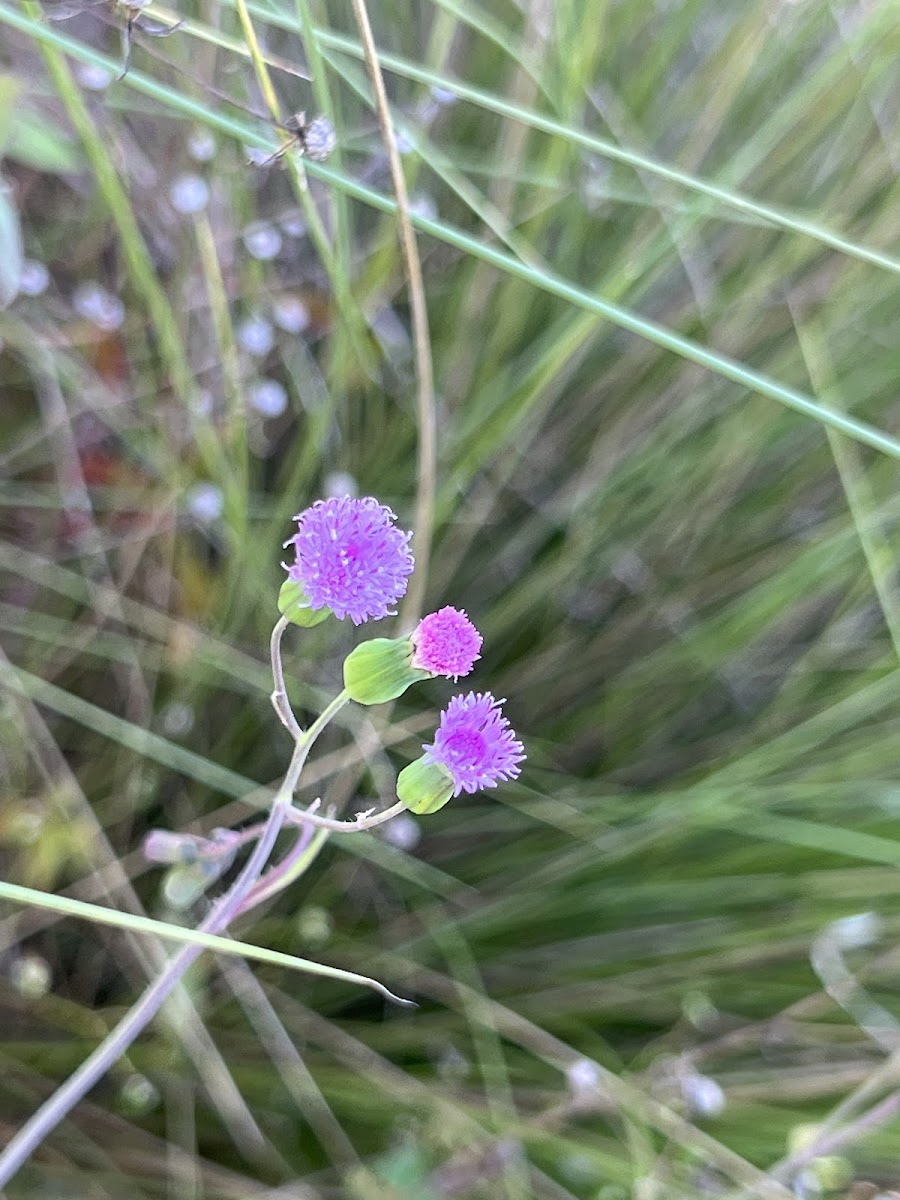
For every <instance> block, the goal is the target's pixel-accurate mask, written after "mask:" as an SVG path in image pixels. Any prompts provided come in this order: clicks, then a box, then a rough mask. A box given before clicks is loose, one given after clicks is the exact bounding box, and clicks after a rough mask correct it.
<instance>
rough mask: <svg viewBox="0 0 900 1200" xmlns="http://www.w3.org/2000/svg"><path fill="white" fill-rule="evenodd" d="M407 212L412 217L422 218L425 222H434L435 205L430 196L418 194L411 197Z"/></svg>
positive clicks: (435, 214)
mask: <svg viewBox="0 0 900 1200" xmlns="http://www.w3.org/2000/svg"><path fill="white" fill-rule="evenodd" d="M409 211H410V212H411V213H412V215H413V216H414V217H424V218H425V220H426V221H434V220H435V219H436V218H437V215H438V210H437V205H436V204H435V202H434V200H433V199H432V198H431V196H426V195H424V194H420V195H418V196H413V197H412V199H411V200H410V202H409Z"/></svg>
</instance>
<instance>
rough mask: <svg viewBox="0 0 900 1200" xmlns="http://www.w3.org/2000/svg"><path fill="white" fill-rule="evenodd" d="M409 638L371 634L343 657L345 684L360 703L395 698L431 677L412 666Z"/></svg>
mask: <svg viewBox="0 0 900 1200" xmlns="http://www.w3.org/2000/svg"><path fill="white" fill-rule="evenodd" d="M412 656H413V644H412V642H411V641H410V640H409V638H372V639H371V640H370V641H368V642H361V643H360V644H359V645H358V646H357V647H356V649H355V650H351V651H350V653H349V654H348V655H347V657H346V659H345V660H344V688H345V689H346V692H347V695H348V696H349V697H350V699H351V700H355V701H356V703H357V704H384V702H385V701H386V700H396V699H397V697H398V696H402V695H403V693H404V692H405V691H406V689H407V688H408V687H409V686H410V684H412V683H418V681H419V680H420V679H428V678H429V675H428V672H427V671H420V670H418V669H416V668H415V667H413V666H412V665H411V664H412Z"/></svg>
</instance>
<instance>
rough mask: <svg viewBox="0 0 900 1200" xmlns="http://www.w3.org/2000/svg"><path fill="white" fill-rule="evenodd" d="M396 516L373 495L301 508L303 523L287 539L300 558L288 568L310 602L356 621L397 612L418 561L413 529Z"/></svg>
mask: <svg viewBox="0 0 900 1200" xmlns="http://www.w3.org/2000/svg"><path fill="white" fill-rule="evenodd" d="M396 519H397V518H396V517H395V515H394V513H392V512H391V510H390V509H389V508H387V507H386V506H385V505H383V504H379V503H378V501H377V500H375V499H373V498H372V497H371V496H366V497H365V498H363V499H361V500H355V499H351V497H349V496H342V497H340V498H338V497H333V498H332V499H330V500H317V501H316V503H315V504H314V505H313V506H312V507H311V508H307V509H305V510H304V511H303V512H302V513H298V514H297V516H296V518H295V520H296V521H297V523H298V526H299V528H298V530H297V532H296V533H295V534H294V536H293V537H292V538H291V539H290V540H289V541H288V542H285V545H286V546H288V545H292V546H293V547H294V549H295V550H296V554H297V559H296V561H295V562H294V563H292V564H291V565H290V566H289V567H288V568H287V571H288V577H289V578H290V579H292V580H293V581H294V582H295V583H299V584H300V585H301V586H302V588H303V591H304V592H305V593H306V598H307V599H308V600H309V604H310V607H311V608H313V609H319V608H329V609H331V611H332V612H333V613H334V615H335V616H336V617H337V618H338V620H340V621H342V620H343V619H344V618H345V617H349V618H350V620H351V621H352V622H353V624H354V625H361V624H362V623H363V621H368V620H373V621H380V620H381V618H382V617H388V616H393V615H394V614H393V612H392V611H391V605H392V604H394V603H396V601H397V600H399V599H400V597H401V596H402V595H403V594H404V592H405V591H406V584H407V578H408V576H409V575H411V574H412V570H413V566H414V561H413V556H412V554H411V553H410V550H409V544H408V543H409V539H410V538H411V537H412V534H411V533H404V532H402V530H400V529H397V527H396V526H395V525H394V521H395V520H396ZM285 565H287V564H285Z"/></svg>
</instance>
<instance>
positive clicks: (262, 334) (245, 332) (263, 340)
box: [237, 316, 275, 358]
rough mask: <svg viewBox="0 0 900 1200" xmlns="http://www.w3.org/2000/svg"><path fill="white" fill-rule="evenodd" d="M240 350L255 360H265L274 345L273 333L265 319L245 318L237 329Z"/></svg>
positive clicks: (258, 317)
mask: <svg viewBox="0 0 900 1200" xmlns="http://www.w3.org/2000/svg"><path fill="white" fill-rule="evenodd" d="M237 340H238V343H239V344H240V346H241V348H242V349H244V350H246V351H247V353H248V354H253V355H254V356H255V357H257V358H265V356H266V355H267V354H268V353H269V351H270V350H271V349H272V347H273V346H274V345H275V331H274V329H273V328H272V325H271V322H269V321H267V320H266V319H265V317H260V316H255V317H247V319H246V320H245V321H242V322H241V324H240V325H239V326H238V329H237Z"/></svg>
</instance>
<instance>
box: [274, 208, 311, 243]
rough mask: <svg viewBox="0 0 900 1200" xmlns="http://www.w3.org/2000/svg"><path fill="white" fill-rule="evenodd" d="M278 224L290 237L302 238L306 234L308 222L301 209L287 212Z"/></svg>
mask: <svg viewBox="0 0 900 1200" xmlns="http://www.w3.org/2000/svg"><path fill="white" fill-rule="evenodd" d="M278 224H279V225H280V226H281V228H282V229H283V230H284V232H285V233H286V234H287V236H288V237H292V238H301V237H303V236H304V234H305V233H306V221H305V220H304V217H303V214H302V213H301V212H300V209H299V208H292V209H291V210H290V211H289V212H286V213H285V214H284V215H283V216H282V217H281V218H280V219H279V221H278Z"/></svg>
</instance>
